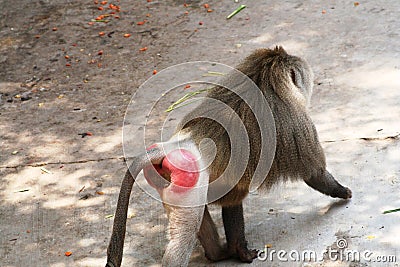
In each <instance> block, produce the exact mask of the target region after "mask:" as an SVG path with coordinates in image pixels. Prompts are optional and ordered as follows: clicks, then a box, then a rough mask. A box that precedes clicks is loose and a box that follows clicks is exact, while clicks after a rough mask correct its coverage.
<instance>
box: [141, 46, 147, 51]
mask: <svg viewBox="0 0 400 267" xmlns="http://www.w3.org/2000/svg"><path fill="white" fill-rule="evenodd" d="M146 50H147V46H145V47H142V48H140V49H139V51H146Z"/></svg>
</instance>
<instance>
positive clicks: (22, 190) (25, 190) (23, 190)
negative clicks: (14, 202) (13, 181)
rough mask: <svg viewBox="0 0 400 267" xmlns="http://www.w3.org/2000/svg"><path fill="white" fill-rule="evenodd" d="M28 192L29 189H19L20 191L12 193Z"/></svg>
mask: <svg viewBox="0 0 400 267" xmlns="http://www.w3.org/2000/svg"><path fill="white" fill-rule="evenodd" d="M28 191H29V189H21V190H17V191H14V193H23V192H28Z"/></svg>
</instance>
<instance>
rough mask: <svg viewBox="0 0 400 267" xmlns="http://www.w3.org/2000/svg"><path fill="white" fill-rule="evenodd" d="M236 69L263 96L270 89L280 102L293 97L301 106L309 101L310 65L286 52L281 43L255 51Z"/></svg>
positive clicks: (311, 87) (310, 92)
mask: <svg viewBox="0 0 400 267" xmlns="http://www.w3.org/2000/svg"><path fill="white" fill-rule="evenodd" d="M238 69H239V70H240V71H242V72H243V73H245V74H246V75H247V76H249V77H250V78H251V79H252V80H253V81H254V82H255V83H256V84H257V85H258V87H259V88H260V89H261V90H262V91H263V93H264V95H266V96H267V95H269V94H271V90H272V91H273V92H275V93H276V94H277V95H278V96H279V97H280V98H281V99H282V100H283V101H290V102H291V101H293V100H295V101H297V102H299V103H300V104H302V105H305V106H306V105H308V104H309V102H310V99H311V95H312V90H313V79H314V74H313V72H312V70H311V68H310V66H309V65H308V63H307V62H306V61H305V60H304V59H301V58H299V57H296V56H292V55H289V54H288V53H286V51H285V50H284V49H283V47H281V46H277V47H275V48H274V49H258V50H256V51H255V52H254V53H252V54H251V55H250V56H248V57H247V58H246V59H245V60H244V61H243V62H242V64H240V65H239V67H238ZM260 70H261V71H260Z"/></svg>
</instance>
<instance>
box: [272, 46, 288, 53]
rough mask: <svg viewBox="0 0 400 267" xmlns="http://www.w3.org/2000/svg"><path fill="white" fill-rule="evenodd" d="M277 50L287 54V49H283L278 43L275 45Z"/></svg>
mask: <svg viewBox="0 0 400 267" xmlns="http://www.w3.org/2000/svg"><path fill="white" fill-rule="evenodd" d="M275 52H279V53H282V54H287V53H286V51H285V49H283V47H282V46H278V45H277V46H276V47H275Z"/></svg>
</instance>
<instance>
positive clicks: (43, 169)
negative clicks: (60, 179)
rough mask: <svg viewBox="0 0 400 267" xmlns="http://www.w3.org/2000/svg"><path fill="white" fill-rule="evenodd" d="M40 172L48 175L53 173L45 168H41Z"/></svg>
mask: <svg viewBox="0 0 400 267" xmlns="http://www.w3.org/2000/svg"><path fill="white" fill-rule="evenodd" d="M40 170H41V171H42V172H44V173H48V174H52V172H51V171H49V170H48V169H46V168H45V167H40Z"/></svg>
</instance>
